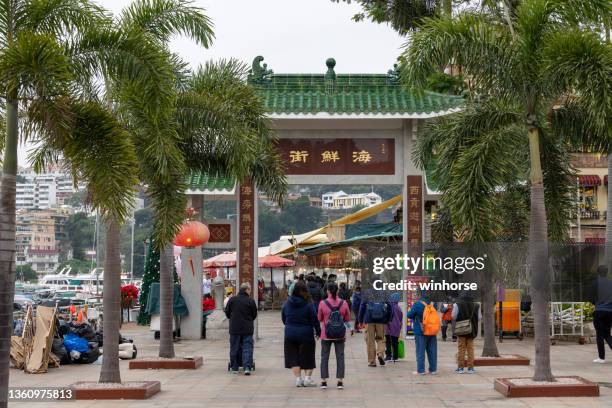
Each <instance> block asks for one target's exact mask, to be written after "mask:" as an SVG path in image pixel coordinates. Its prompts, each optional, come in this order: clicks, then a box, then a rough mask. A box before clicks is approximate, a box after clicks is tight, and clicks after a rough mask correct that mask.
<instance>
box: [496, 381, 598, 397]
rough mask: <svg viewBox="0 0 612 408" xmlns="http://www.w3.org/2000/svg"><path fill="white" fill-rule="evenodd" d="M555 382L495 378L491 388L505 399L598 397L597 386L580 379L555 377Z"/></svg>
mask: <svg viewBox="0 0 612 408" xmlns="http://www.w3.org/2000/svg"><path fill="white" fill-rule="evenodd" d="M556 380H557V381H556V382H543V381H542V382H539V381H538V382H536V381H531V379H530V378H496V379H495V382H494V383H493V388H494V389H495V391H497V392H499V393H500V394H503V395H504V396H505V397H507V398H524V397H598V396H599V385H598V384H595V383H593V382H591V381H589V380H586V379H584V378H582V377H578V376H570V377H557V378H556Z"/></svg>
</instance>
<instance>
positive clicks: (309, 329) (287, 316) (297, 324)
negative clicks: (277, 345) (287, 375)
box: [281, 280, 321, 387]
mask: <svg viewBox="0 0 612 408" xmlns="http://www.w3.org/2000/svg"><path fill="white" fill-rule="evenodd" d="M281 317H282V319H283V324H284V325H285V368H289V369H291V370H292V371H293V375H294V376H295V386H296V387H313V386H315V383H314V381H313V380H312V370H314V368H315V345H316V343H315V336H316V337H320V336H321V327H320V326H319V322H318V320H317V316H316V314H315V311H314V306H313V304H312V301H311V300H310V294H309V293H308V287H307V286H306V283H305V282H304V281H302V280H298V281H297V282H296V283H295V284H294V285H293V290H292V291H291V295H290V296H289V298H288V299H287V301H286V302H285V304H284V305H283V309H282V312H281ZM302 371H303V372H304V376H302Z"/></svg>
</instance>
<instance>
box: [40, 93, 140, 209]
mask: <svg viewBox="0 0 612 408" xmlns="http://www.w3.org/2000/svg"><path fill="white" fill-rule="evenodd" d="M60 117H61V118H63V120H62V121H61V122H60V123H56V122H55V119H56V118H60ZM28 119H29V120H30V121H31V122H32V123H33V124H34V125H33V126H34V127H36V128H37V130H38V134H39V135H41V146H40V148H39V149H37V151H36V153H35V155H34V156H33V157H31V160H32V161H33V162H34V163H35V165H36V167H37V170H40V169H42V168H44V167H45V166H47V165H49V164H50V163H49V162H48V160H54V159H55V158H57V157H59V156H60V155H61V157H62V158H63V159H64V160H65V162H66V163H67V164H68V166H69V168H70V170H71V172H72V173H73V174H74V175H75V176H77V177H78V178H80V179H82V180H84V181H86V182H87V183H88V189H89V192H90V194H91V200H92V205H93V206H94V208H99V209H101V210H102V212H103V213H104V214H106V215H107V216H109V217H113V218H115V219H117V220H119V221H122V220H124V219H125V218H126V217H127V216H128V215H129V213H130V210H131V206H132V205H133V196H134V192H135V190H134V186H135V185H136V182H137V178H136V171H137V161H136V155H135V153H134V148H133V146H132V144H131V141H130V138H129V135H128V134H127V132H126V131H125V129H124V127H123V126H122V125H121V124H120V123H118V122H117V121H116V119H115V118H114V116H113V115H112V114H111V113H110V112H108V111H107V110H106V109H104V108H103V107H102V106H100V105H99V104H96V103H92V102H81V101H74V100H70V99H69V98H59V99H57V100H53V101H43V100H38V101H36V102H34V103H32V104H30V106H29V110H28Z"/></svg>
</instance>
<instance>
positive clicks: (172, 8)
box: [119, 0, 214, 47]
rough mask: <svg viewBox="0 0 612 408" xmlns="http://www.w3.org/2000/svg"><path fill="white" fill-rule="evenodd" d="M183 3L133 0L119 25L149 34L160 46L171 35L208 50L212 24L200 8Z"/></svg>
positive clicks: (181, 0)
mask: <svg viewBox="0 0 612 408" xmlns="http://www.w3.org/2000/svg"><path fill="white" fill-rule="evenodd" d="M192 4H193V2H191V1H185V0H137V1H134V2H132V4H131V5H130V6H129V7H127V8H126V9H125V10H124V11H123V13H122V15H121V18H120V21H119V23H120V25H121V26H122V27H123V28H125V29H127V30H135V31H143V32H146V33H150V34H152V35H153V36H154V37H155V38H157V39H158V40H159V41H161V42H162V43H167V42H169V41H170V37H171V36H172V35H173V34H182V35H185V36H188V37H190V38H192V39H194V40H195V41H196V42H197V43H198V44H200V45H202V46H204V47H208V46H209V45H210V43H211V42H212V39H213V38H214V33H213V30H212V27H213V24H212V21H211V20H210V18H208V17H207V16H206V15H205V14H204V9H202V8H200V7H195V6H192Z"/></svg>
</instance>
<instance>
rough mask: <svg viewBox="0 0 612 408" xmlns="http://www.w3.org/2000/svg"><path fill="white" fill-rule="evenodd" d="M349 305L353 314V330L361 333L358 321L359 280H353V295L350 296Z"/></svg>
mask: <svg viewBox="0 0 612 408" xmlns="http://www.w3.org/2000/svg"><path fill="white" fill-rule="evenodd" d="M351 307H352V309H353V314H354V315H355V332H356V333H361V323H360V322H359V309H360V308H361V281H358V280H357V281H355V287H354V288H353V296H352V297H351Z"/></svg>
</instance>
